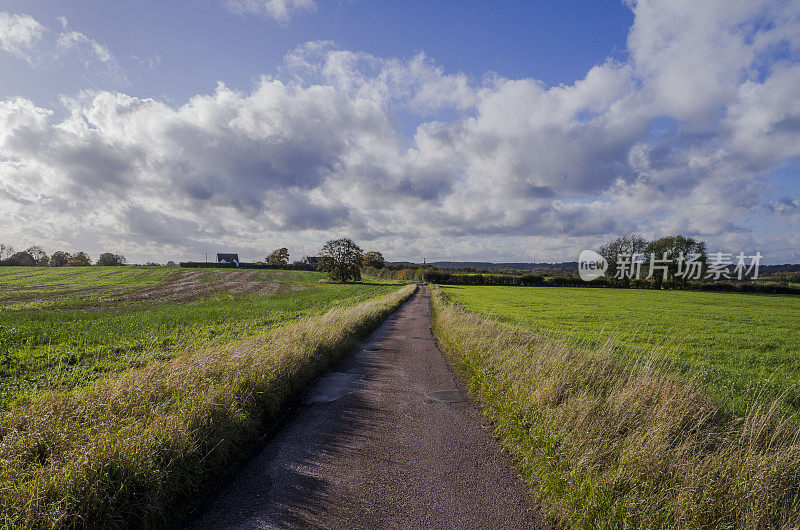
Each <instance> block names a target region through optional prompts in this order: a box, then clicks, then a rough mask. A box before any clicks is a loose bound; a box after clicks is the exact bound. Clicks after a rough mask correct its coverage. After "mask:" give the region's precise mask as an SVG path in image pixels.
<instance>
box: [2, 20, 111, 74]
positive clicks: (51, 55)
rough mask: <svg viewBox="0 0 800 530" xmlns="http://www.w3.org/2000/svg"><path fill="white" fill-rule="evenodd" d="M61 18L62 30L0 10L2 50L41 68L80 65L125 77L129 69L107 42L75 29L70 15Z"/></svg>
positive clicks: (87, 68) (101, 72) (86, 68)
mask: <svg viewBox="0 0 800 530" xmlns="http://www.w3.org/2000/svg"><path fill="white" fill-rule="evenodd" d="M58 20H59V22H60V24H61V30H57V29H51V28H49V27H47V26H44V25H42V24H41V23H39V22H38V21H36V20H35V19H34V18H33V17H31V16H30V15H15V14H9V13H5V12H0V50H3V51H5V52H7V53H10V54H12V55H14V56H16V57H18V58H20V59H24V60H25V61H27V62H28V63H29V64H30V65H31V66H34V67H37V68H44V67H52V66H54V65H57V64H58V65H60V66H62V67H72V66H73V65H77V66H80V67H81V68H83V69H84V70H85V71H89V70H93V71H96V72H99V73H100V74H102V75H105V76H107V77H110V78H112V79H113V80H116V81H121V82H124V81H125V72H124V71H123V69H122V68H121V67H120V66H119V63H118V62H117V60H116V58H115V57H114V55H113V54H112V53H111V51H109V49H108V48H107V47H106V46H104V45H102V44H100V43H98V42H97V41H95V40H93V39H91V38H89V37H87V36H86V35H84V34H83V33H81V32H79V31H74V30H71V29H70V27H69V23H68V22H67V19H66V18H64V17H59V19H58Z"/></svg>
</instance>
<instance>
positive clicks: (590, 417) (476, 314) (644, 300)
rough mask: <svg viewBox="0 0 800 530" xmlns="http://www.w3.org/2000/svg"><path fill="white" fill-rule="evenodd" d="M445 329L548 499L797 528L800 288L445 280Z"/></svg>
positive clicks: (445, 338) (640, 523)
mask: <svg viewBox="0 0 800 530" xmlns="http://www.w3.org/2000/svg"><path fill="white" fill-rule="evenodd" d="M433 306H434V331H435V334H436V336H437V338H438V340H439V342H440V344H441V346H442V349H443V350H444V351H445V353H446V354H447V355H448V357H449V358H450V359H451V361H452V362H453V363H454V365H455V366H456V367H457V369H458V371H459V372H460V373H461V375H462V377H463V378H464V381H465V384H466V385H467V386H468V388H469V390H470V393H471V394H472V395H473V397H475V398H476V399H477V400H478V401H480V402H481V404H482V406H483V407H484V410H485V411H486V413H487V414H488V416H489V417H490V418H491V419H492V421H493V424H494V426H495V433H496V434H497V436H498V437H499V438H500V440H501V441H502V443H503V444H504V445H505V447H506V448H507V449H508V450H509V451H510V452H511V453H512V454H514V456H515V458H516V461H517V464H518V466H519V467H520V469H521V470H522V473H523V476H524V477H525V479H526V481H527V482H528V483H529V484H530V485H531V486H532V487H533V488H534V489H535V490H536V491H537V492H538V493H539V494H540V495H542V497H543V499H544V500H545V504H546V506H547V508H548V511H549V512H550V513H551V514H552V515H553V516H554V517H555V518H556V519H559V520H561V521H563V522H565V523H568V524H569V525H570V526H574V527H580V528H595V527H612V528H613V527H631V528H660V527H668V528H709V527H710V528H795V527H797V525H798V524H800V519H798V514H800V438H799V437H800V429H798V422H797V414H796V413H797V411H798V403H797V385H798V380H800V375H799V374H798V361H797V357H798V350H797V343H798V340H797V339H798V330H797V327H796V322H797V321H798V316H800V313H799V311H800V310H799V309H798V308H800V298H798V297H792V296H764V295H749V294H728V293H724V294H723V293H719V294H718V293H713V294H712V293H697V292H667V291H646V290H624V289H607V290H605V289H590V288H577V289H570V288H556V287H546V288H529V287H446V286H445V287H442V288H438V289H436V290H435V291H434V297H433Z"/></svg>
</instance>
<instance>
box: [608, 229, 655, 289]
mask: <svg viewBox="0 0 800 530" xmlns="http://www.w3.org/2000/svg"><path fill="white" fill-rule="evenodd" d="M646 249H647V240H645V238H643V237H642V236H639V235H636V234H633V235H630V236H622V237H618V238H617V239H615V240H614V241H611V242H609V243H606V244H605V245H603V246H602V247H600V251H599V253H600V255H601V256H603V257H604V258H605V259H606V261H607V262H608V269H606V276H608V277H609V278H613V277H614V275H615V274H616V273H617V256H619V255H621V254H630V255H633V254H642V253H643V252H644V251H645V250H646Z"/></svg>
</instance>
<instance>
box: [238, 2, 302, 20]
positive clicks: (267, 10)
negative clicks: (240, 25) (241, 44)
mask: <svg viewBox="0 0 800 530" xmlns="http://www.w3.org/2000/svg"><path fill="white" fill-rule="evenodd" d="M226 3H227V4H228V7H229V8H230V9H231V10H232V11H233V12H235V13H255V14H258V15H263V16H266V17H269V18H272V19H275V20H277V21H278V22H283V23H285V22H288V21H289V20H290V19H291V18H292V17H293V16H294V15H295V14H296V13H298V12H302V11H314V10H315V9H316V8H317V3H316V2H315V1H314V0H226Z"/></svg>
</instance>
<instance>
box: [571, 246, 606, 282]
mask: <svg viewBox="0 0 800 530" xmlns="http://www.w3.org/2000/svg"><path fill="white" fill-rule="evenodd" d="M606 269H608V262H607V261H606V258H604V257H603V256H601V255H600V254H598V253H597V252H595V251H594V250H584V251H583V252H581V255H580V256H579V257H578V274H579V275H580V277H581V280H583V281H585V282H590V281H592V280H596V279H597V278H600V277H601V276H603V275H604V274H605V273H606Z"/></svg>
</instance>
